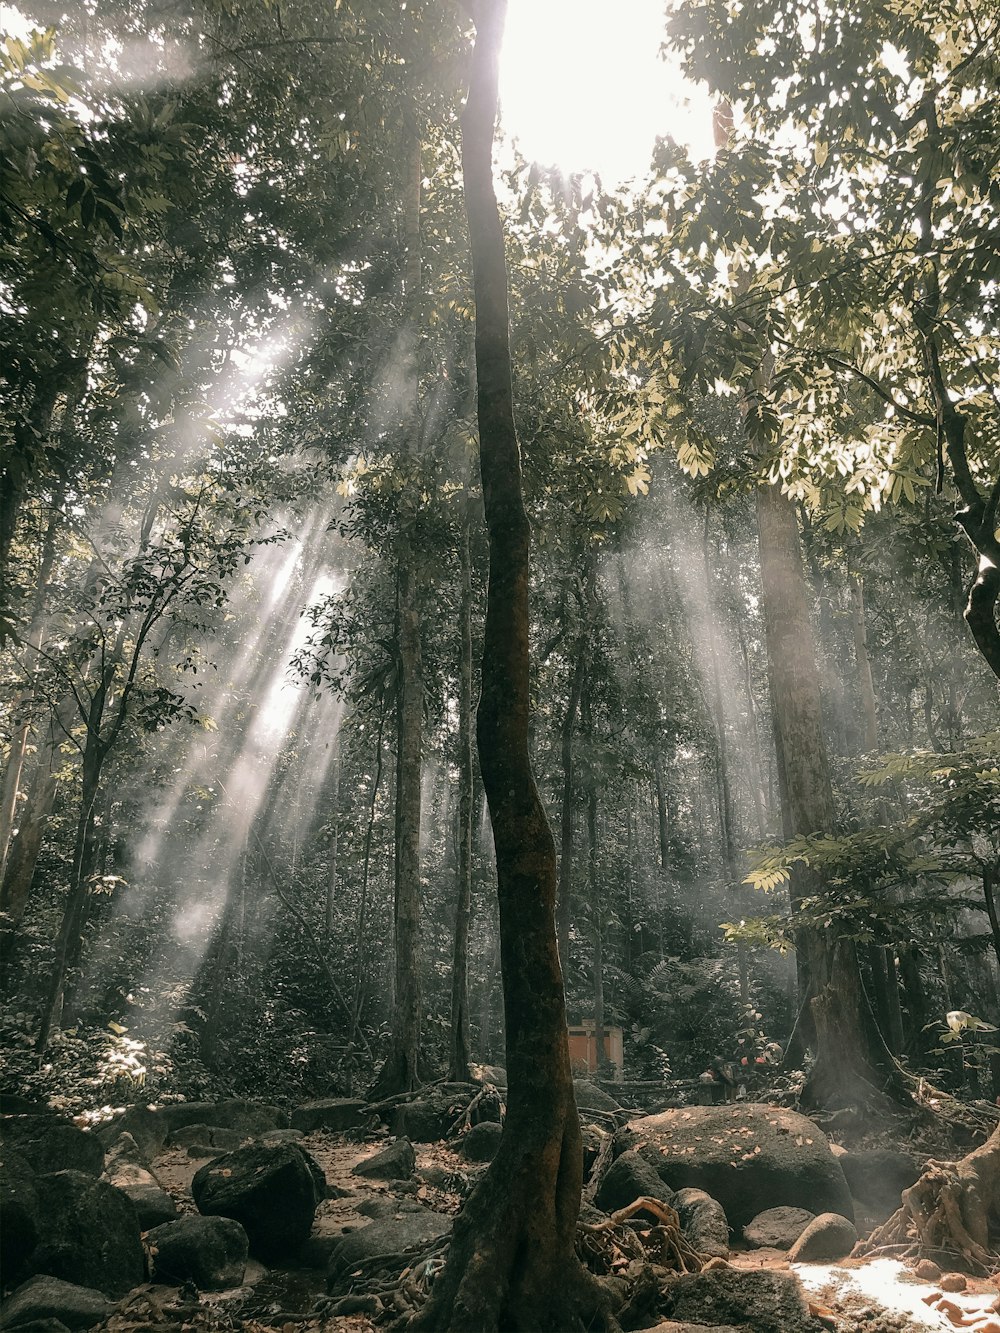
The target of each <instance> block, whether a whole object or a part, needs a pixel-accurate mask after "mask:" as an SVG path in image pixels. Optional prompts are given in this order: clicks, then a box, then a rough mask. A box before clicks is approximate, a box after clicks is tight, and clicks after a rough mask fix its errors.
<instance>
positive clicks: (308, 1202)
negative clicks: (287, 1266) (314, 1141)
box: [191, 1143, 322, 1262]
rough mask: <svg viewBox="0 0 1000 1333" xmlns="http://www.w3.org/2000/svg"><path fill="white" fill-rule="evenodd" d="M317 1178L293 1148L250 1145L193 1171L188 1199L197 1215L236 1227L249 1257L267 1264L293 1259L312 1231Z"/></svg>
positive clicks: (313, 1167)
mask: <svg viewBox="0 0 1000 1333" xmlns="http://www.w3.org/2000/svg"><path fill="white" fill-rule="evenodd" d="M317 1172H318V1173H319V1175H320V1177H322V1171H320V1168H319V1166H318V1165H317V1164H316V1163H315V1162H314V1161H313V1160H312V1159H311V1158H310V1156H309V1154H308V1153H307V1152H306V1151H305V1150H304V1149H303V1148H300V1147H299V1145H298V1144H297V1143H282V1144H278V1146H277V1147H274V1148H268V1147H264V1146H262V1145H260V1144H250V1145H248V1146H247V1147H245V1148H238V1149H237V1150H236V1152H231V1153H226V1154H225V1155H224V1156H222V1157H217V1158H215V1159H214V1160H213V1161H211V1162H207V1163H206V1164H205V1165H204V1166H203V1167H202V1168H201V1169H200V1170H199V1171H196V1172H195V1175H194V1179H193V1180H192V1182H191V1193H192V1195H193V1196H194V1201H195V1203H196V1204H197V1205H198V1210H199V1211H200V1212H202V1213H204V1214H206V1215H207V1216H211V1217H231V1218H232V1219H233V1220H234V1221H236V1222H239V1223H240V1224H241V1225H242V1226H243V1228H244V1230H245V1231H246V1233H247V1236H248V1237H249V1242H250V1250H251V1252H252V1253H253V1254H254V1255H256V1256H257V1258H259V1259H262V1260H264V1261H265V1262H266V1261H268V1260H276V1259H284V1258H287V1257H289V1256H291V1255H293V1254H294V1253H295V1251H296V1250H297V1249H298V1248H299V1246H301V1245H302V1244H303V1242H304V1241H305V1240H306V1238H307V1237H308V1235H309V1232H310V1231H311V1230H312V1224H313V1219H314V1217H315V1216H316V1205H317V1203H318V1202H319V1197H320V1196H319V1194H318V1182H317V1180H316V1173H317Z"/></svg>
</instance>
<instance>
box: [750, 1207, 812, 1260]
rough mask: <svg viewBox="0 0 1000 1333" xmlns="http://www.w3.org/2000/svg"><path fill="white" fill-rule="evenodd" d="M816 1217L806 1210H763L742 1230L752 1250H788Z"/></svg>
mask: <svg viewBox="0 0 1000 1333" xmlns="http://www.w3.org/2000/svg"><path fill="white" fill-rule="evenodd" d="M815 1216H816V1214H815V1213H811V1212H810V1211H809V1209H808V1208H765V1209H764V1211H763V1212H762V1213H758V1214H757V1216H756V1217H755V1218H754V1219H753V1221H752V1222H748V1223H747V1224H746V1226H745V1227H744V1228H743V1239H744V1240H745V1241H746V1243H747V1244H748V1245H749V1246H750V1248H751V1249H752V1250H762V1249H765V1248H767V1249H774V1250H790V1249H791V1248H792V1246H793V1245H794V1244H795V1242H796V1241H797V1240H798V1238H799V1237H800V1236H801V1235H802V1233H803V1231H805V1229H806V1227H807V1226H808V1225H809V1223H810V1222H811V1221H812V1220H813V1218H814V1217H815Z"/></svg>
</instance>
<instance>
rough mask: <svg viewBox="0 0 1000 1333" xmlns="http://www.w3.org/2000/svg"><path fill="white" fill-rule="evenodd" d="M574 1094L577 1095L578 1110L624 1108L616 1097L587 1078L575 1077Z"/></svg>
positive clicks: (616, 1109)
mask: <svg viewBox="0 0 1000 1333" xmlns="http://www.w3.org/2000/svg"><path fill="white" fill-rule="evenodd" d="M573 1094H574V1096H575V1097H576V1109H577V1110H578V1111H609V1112H613V1111H620V1110H621V1109H622V1108H621V1106H619V1104H618V1103H617V1102H616V1101H615V1099H614V1097H612V1096H611V1095H610V1093H607V1092H605V1091H604V1089H603V1088H599V1087H598V1086H597V1084H596V1083H591V1082H590V1080H589V1079H586V1078H575V1079H574V1080H573Z"/></svg>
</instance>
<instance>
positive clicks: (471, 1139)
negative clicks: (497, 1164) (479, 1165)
mask: <svg viewBox="0 0 1000 1333" xmlns="http://www.w3.org/2000/svg"><path fill="white" fill-rule="evenodd" d="M502 1135H503V1130H502V1129H501V1128H500V1126H499V1125H498V1124H496V1123H495V1122H494V1121H492V1120H481V1121H480V1122H479V1124H478V1125H473V1126H472V1128H471V1129H470V1130H469V1132H468V1133H467V1134H465V1135H463V1137H462V1156H463V1157H464V1158H465V1160H466V1161H467V1162H492V1161H493V1158H494V1157H495V1156H496V1155H497V1149H498V1148H499V1147H500V1139H501V1137H502Z"/></svg>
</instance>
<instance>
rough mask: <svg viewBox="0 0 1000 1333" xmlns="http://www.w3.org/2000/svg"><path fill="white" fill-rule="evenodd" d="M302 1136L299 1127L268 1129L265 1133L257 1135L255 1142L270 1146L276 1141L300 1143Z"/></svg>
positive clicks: (303, 1135) (276, 1142)
mask: <svg viewBox="0 0 1000 1333" xmlns="http://www.w3.org/2000/svg"><path fill="white" fill-rule="evenodd" d="M304 1138H305V1134H303V1132H302V1130H301V1129H269V1130H268V1131H267V1133H266V1134H260V1135H259V1136H258V1138H257V1142H258V1143H263V1144H266V1145H267V1147H269V1148H272V1147H274V1146H275V1144H278V1143H301V1142H302V1140H303V1139H304Z"/></svg>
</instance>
